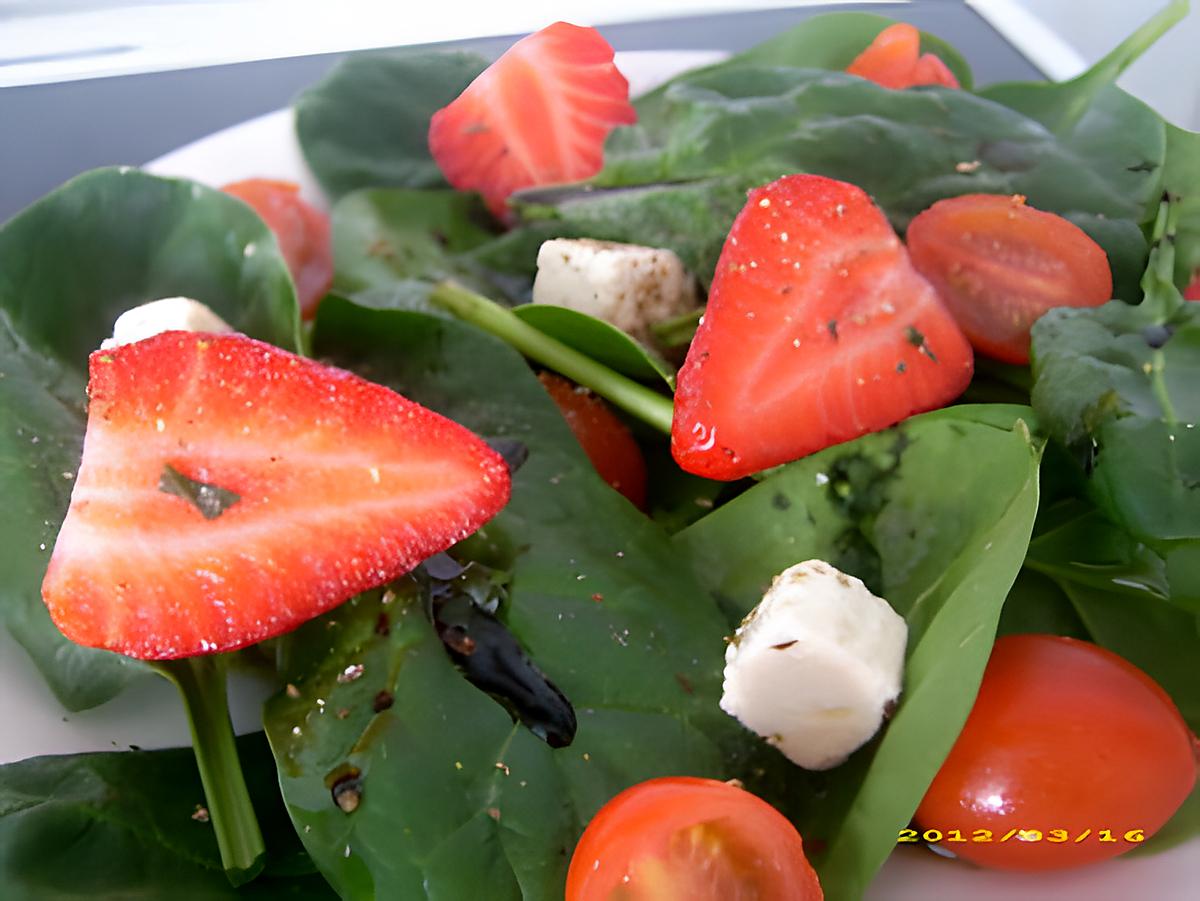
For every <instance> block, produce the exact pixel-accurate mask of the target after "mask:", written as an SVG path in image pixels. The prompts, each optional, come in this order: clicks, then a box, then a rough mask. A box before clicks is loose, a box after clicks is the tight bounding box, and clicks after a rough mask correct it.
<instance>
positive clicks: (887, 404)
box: [671, 175, 973, 479]
mask: <svg viewBox="0 0 1200 901" xmlns="http://www.w3.org/2000/svg"><path fill="white" fill-rule="evenodd" d="M972 365H973V358H972V355H971V347H970V345H969V344H968V343H967V340H966V338H964V337H963V334H962V332H960V331H959V329H958V326H957V325H955V323H954V320H953V319H952V318H951V316H950V314H949V313H948V312H947V311H946V310H945V308H944V307H942V305H941V303H940V302H939V301H938V298H937V295H936V293H935V292H934V290H933V288H932V287H931V286H930V284H929V283H928V282H927V281H925V279H923V278H922V277H921V276H920V275H918V274H917V272H916V270H915V269H913V267H912V264H911V263H910V262H909V260H908V254H907V253H906V252H905V250H904V246H903V245H902V244H901V243H900V241H899V239H898V238H897V237H896V234H895V233H894V232H893V231H892V227H891V226H890V225H889V224H888V221H887V219H886V218H885V217H884V215H883V213H882V212H881V211H880V210H879V209H878V207H876V206H875V205H874V204H873V203H872V202H871V199H870V198H869V197H868V196H867V195H866V194H865V193H864V192H863V191H862V190H861V189H859V188H857V187H855V186H854V185H850V184H846V183H845V182H840V181H834V180H833V179H829V178H822V177H820V176H816V175H787V176H784V177H783V178H781V179H779V180H778V181H775V182H772V183H771V184H769V185H765V186H764V187H761V188H755V189H754V190H753V191H751V192H750V197H749V200H748V201H747V203H746V206H745V208H744V209H743V210H742V211H741V213H739V214H738V217H737V219H736V220H734V223H733V228H732V229H731V230H730V232H729V237H728V239H727V240H726V242H725V247H724V248H723V249H722V251H721V258H720V260H719V262H718V263H717V271H716V275H715V277H714V278H713V282H712V290H711V291H710V293H709V300H708V308H707V310H706V311H705V314H704V320H703V322H702V323H701V325H700V328H699V330H698V331H697V332H696V337H695V339H694V340H693V341H692V346H691V348H690V349H689V350H688V355H687V360H686V361H685V363H684V365H683V368H682V369H681V370H680V372H679V379H678V388H677V390H676V392H675V418H674V422H673V424H672V430H671V451H672V453H673V454H674V456H675V460H676V461H677V462H678V463H679V465H680V466H682V467H683V468H684V469H686V470H687V471H689V472H692V473H695V474H697V475H702V476H707V477H709V478H713V479H736V478H740V477H741V476H745V475H749V474H750V473H753V472H757V471H759V470H762V469H766V468H767V467H770V466H775V465H777V464H779V463H786V462H788V461H789V460H795V459H797V458H799V457H803V456H805V455H807V454H811V453H813V452H814V451H818V450H820V449H822V448H824V447H828V446H829V445H831V444H838V443H840V442H842V441H847V440H849V439H851V438H855V437H857V436H859V435H863V434H866V433H867V432H873V431H877V430H879V429H882V428H885V427H886V426H889V425H892V424H894V423H896V422H899V421H900V420H901V419H904V418H905V417H907V416H910V415H911V414H913V413H919V412H922V411H924V410H931V409H934V408H935V407H939V406H942V405H943V404H945V403H947V402H949V401H951V400H953V399H954V398H955V397H957V396H958V395H959V394H960V393H961V392H962V390H963V389H964V388H965V387H966V386H967V383H968V382H969V381H970V380H971V372H972Z"/></svg>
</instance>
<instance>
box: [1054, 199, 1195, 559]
mask: <svg viewBox="0 0 1200 901" xmlns="http://www.w3.org/2000/svg"><path fill="white" fill-rule="evenodd" d="M1178 213H1179V206H1178V203H1177V202H1174V201H1172V202H1171V203H1166V204H1164V205H1163V211H1162V214H1161V216H1160V222H1159V225H1158V226H1157V234H1156V242H1157V243H1156V247H1155V249H1154V250H1153V251H1152V253H1151V263H1150V268H1149V269H1148V270H1147V273H1146V276H1145V280H1144V281H1143V287H1144V290H1145V292H1146V299H1145V300H1144V301H1143V302H1142V304H1141V305H1139V306H1136V307H1135V306H1130V305H1128V304H1125V303H1122V302H1120V301H1114V302H1112V303H1109V304H1105V305H1104V306H1102V307H1097V308H1092V309H1066V308H1060V309H1056V310H1051V311H1050V312H1049V313H1047V314H1046V315H1045V316H1043V317H1042V318H1041V319H1040V320H1038V322H1037V323H1035V325H1034V327H1033V332H1032V334H1033V350H1032V356H1033V372H1034V378H1035V383H1034V387H1033V395H1032V397H1033V406H1034V407H1035V409H1037V410H1038V412H1039V414H1041V415H1042V417H1043V420H1044V422H1045V423H1046V426H1047V429H1048V430H1049V432H1050V434H1051V435H1052V436H1053V437H1054V438H1056V439H1057V440H1058V441H1060V442H1061V443H1062V444H1063V445H1064V446H1065V447H1066V448H1067V449H1068V450H1071V451H1073V452H1074V453H1075V454H1076V455H1077V457H1078V458H1079V459H1080V460H1081V461H1082V462H1083V465H1084V468H1085V471H1086V472H1087V473H1088V476H1089V478H1088V491H1089V494H1090V495H1091V497H1092V499H1093V500H1094V501H1095V503H1096V504H1097V505H1098V506H1099V507H1100V508H1101V510H1103V511H1104V512H1105V513H1106V514H1107V515H1108V516H1109V517H1110V518H1111V519H1112V520H1113V521H1114V522H1116V523H1117V524H1118V525H1121V526H1123V527H1125V528H1127V529H1128V530H1129V531H1130V532H1131V533H1132V534H1133V535H1134V536H1135V537H1136V538H1138V539H1140V540H1142V541H1145V542H1147V543H1150V544H1152V545H1153V544H1156V543H1157V544H1161V543H1162V542H1167V541H1178V540H1185V541H1194V540H1196V539H1198V538H1200V503H1198V502H1200V434H1198V433H1197V432H1196V429H1195V424H1196V421H1197V419H1198V418H1200V394H1198V393H1197V392H1196V391H1195V390H1194V387H1195V385H1196V384H1197V379H1198V378H1200V307H1197V306H1196V305H1195V304H1186V303H1184V302H1183V301H1182V300H1181V299H1180V297H1179V293H1178V291H1177V290H1176V289H1175V286H1174V284H1173V281H1172V279H1173V273H1174V261H1173V244H1172V240H1173V237H1174V221H1175V219H1176V217H1177V216H1178Z"/></svg>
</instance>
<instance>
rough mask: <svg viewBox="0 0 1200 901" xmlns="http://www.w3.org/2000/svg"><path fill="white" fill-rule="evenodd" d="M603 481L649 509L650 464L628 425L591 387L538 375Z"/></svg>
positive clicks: (546, 374)
mask: <svg viewBox="0 0 1200 901" xmlns="http://www.w3.org/2000/svg"><path fill="white" fill-rule="evenodd" d="M538 378H539V379H540V380H541V382H542V384H543V385H544V386H545V388H546V390H547V391H549V392H550V397H551V398H553V400H554V402H555V403H556V404H558V408H559V409H560V410H562V414H563V416H565V417H566V419H567V425H569V426H570V427H571V431H572V432H574V433H575V437H576V438H577V439H579V443H580V444H581V445H582V446H583V451H584V453H586V454H587V455H588V459H589V460H591V461H592V465H593V466H594V467H596V472H598V473H600V478H602V479H604V481H606V482H608V484H609V485H611V486H612V487H613V488H615V489H617V491H619V492H621V493H622V494H623V495H625V497H627V498H629V500H630V501H631V502H632V503H633V504H634V505H635V506H636V507H638V508H639V509H644V508H645V506H646V461H645V460H644V459H643V458H642V451H641V448H639V447H638V445H637V442H636V441H634V440H633V435H632V434H630V431H629V429H628V428H626V427H625V423H623V422H621V420H619V419H618V418H617V417H616V415H614V413H613V412H612V410H610V409H609V408H608V405H607V404H605V403H604V401H602V400H601V399H600V398H598V397H596V395H594V394H592V392H591V391H589V390H588V389H587V388H580V387H579V386H578V385H575V384H574V383H572V382H569V381H567V380H566V379H564V378H562V377H561V376H557V375H554V374H553V373H551V372H543V373H542V374H541V375H539V376H538Z"/></svg>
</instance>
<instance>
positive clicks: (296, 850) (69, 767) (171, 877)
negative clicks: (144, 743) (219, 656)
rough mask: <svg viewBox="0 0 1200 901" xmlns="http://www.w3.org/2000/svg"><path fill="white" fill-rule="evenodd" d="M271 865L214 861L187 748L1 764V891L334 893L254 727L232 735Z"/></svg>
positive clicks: (36, 896) (16, 897) (55, 895)
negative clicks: (246, 870) (247, 877)
mask: <svg viewBox="0 0 1200 901" xmlns="http://www.w3.org/2000/svg"><path fill="white" fill-rule="evenodd" d="M238 753H239V756H240V757H241V760H242V765H243V766H244V767H245V769H246V775H247V777H248V778H247V782H248V784H249V785H250V786H251V795H252V800H253V801H254V806H255V808H256V809H257V812H258V816H259V818H260V820H261V821H262V825H263V834H264V835H265V836H266V838H267V849H268V864H267V870H266V872H265V873H264V874H263V876H262V877H260V878H259V879H258V880H256V881H255V882H252V883H250V884H249V885H246V886H244V887H243V888H242V889H240V890H235V889H234V888H232V887H231V886H230V885H229V882H228V880H227V879H226V878H225V873H224V871H223V870H222V868H221V856H220V854H219V853H218V851H217V840H216V837H215V835H214V834H213V829H212V825H211V824H210V823H209V822H208V820H207V819H206V815H205V813H204V812H203V807H202V805H203V802H204V790H203V788H202V787H201V785H200V776H199V773H198V772H197V771H196V761H195V757H194V756H193V754H192V751H191V749H188V748H180V749H176V750H169V751H131V752H123V753H117V752H112V753H102V754H79V755H73V756H63V757H35V758H32V759H30V760H23V761H21V762H19V763H11V764H8V765H6V766H3V767H0V883H2V884H3V886H4V897H5V898H6V899H9V901H25V899H28V901H68V899H78V898H92V899H96V901H107V899H112V901H117V899H127V898H150V897H153V898H166V897H171V898H184V899H188V901H191V899H196V901H200V899H204V901H210V899H211V901H216V899H234V898H296V899H306V901H309V899H311V901H317V899H332V898H334V897H335V895H334V894H333V892H332V891H331V890H330V888H329V886H328V885H327V884H326V883H325V881H324V880H323V879H322V878H321V877H320V876H319V875H317V873H316V871H315V869H314V867H313V864H312V861H311V860H309V859H308V857H307V856H306V855H305V853H304V850H303V849H302V848H301V847H300V844H299V842H298V841H297V839H296V834H295V830H294V829H293V828H292V825H291V823H289V822H288V818H287V813H286V811H285V809H284V807H283V804H282V803H281V800H280V797H279V789H278V786H277V783H276V779H275V773H274V766H273V761H272V759H271V755H270V752H269V750H268V748H267V743H266V742H265V741H264V740H263V737H262V734H261V733H259V734H256V735H249V736H245V737H243V738H242V739H239V741H238Z"/></svg>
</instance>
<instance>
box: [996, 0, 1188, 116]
mask: <svg viewBox="0 0 1200 901" xmlns="http://www.w3.org/2000/svg"><path fill="white" fill-rule="evenodd" d="M1187 12H1188V0H1171V2H1170V3H1168V4H1167V5H1166V6H1165V7H1163V8H1162V9H1161V10H1160V11H1159V12H1157V13H1156V14H1155V15H1154V16H1153V17H1152V18H1151V19H1150V20H1149V21H1147V22H1146V23H1145V24H1144V25H1142V27H1141V28H1139V29H1138V30H1137V31H1135V32H1134V33H1133V34H1131V35H1130V36H1129V37H1127V38H1126V39H1125V40H1124V41H1122V42H1121V43H1120V44H1119V45H1118V46H1117V47H1116V48H1114V49H1113V50H1112V51H1111V52H1110V53H1109V54H1108V55H1107V56H1105V57H1103V58H1102V59H1101V60H1100V61H1099V62H1097V63H1096V64H1095V65H1094V66H1092V67H1091V68H1090V69H1088V70H1087V71H1086V72H1084V73H1082V74H1081V75H1078V76H1076V77H1075V78H1072V79H1070V80H1068V81H1063V82H1050V81H1028V82H1005V83H1002V84H993V85H988V86H987V87H986V88H982V89H981V90H980V91H979V94H980V96H982V97H987V98H988V99H989V100H994V101H996V102H997V103H1003V104H1004V105H1005V106H1007V107H1010V108H1011V109H1015V110H1017V111H1019V112H1021V113H1024V114H1025V115H1026V116H1029V117H1030V118H1031V119H1036V120H1038V121H1039V122H1041V123H1042V124H1043V125H1045V126H1046V127H1047V128H1048V129H1050V130H1051V131H1052V132H1054V133H1056V134H1062V135H1065V134H1069V133H1070V132H1071V131H1072V130H1074V128H1075V126H1076V125H1077V124H1078V123H1079V121H1080V120H1081V119H1082V118H1083V117H1084V116H1085V115H1087V113H1088V110H1089V109H1090V108H1091V106H1092V104H1093V103H1094V102H1095V100H1096V99H1097V97H1098V95H1099V94H1100V93H1101V92H1103V91H1104V90H1106V89H1107V88H1109V87H1111V86H1112V85H1113V84H1114V83H1115V82H1116V80H1117V77H1118V76H1119V75H1120V74H1121V73H1122V72H1124V71H1125V69H1126V68H1128V66H1129V65H1130V64H1131V63H1133V62H1134V61H1135V60H1136V59H1137V58H1138V57H1140V56H1141V55H1142V54H1143V53H1145V52H1146V51H1147V50H1148V49H1149V48H1150V46H1151V45H1152V44H1153V43H1154V42H1155V41H1157V40H1158V39H1159V38H1160V37H1162V36H1163V34H1164V33H1165V32H1166V31H1167V30H1168V29H1170V28H1171V27H1172V26H1173V25H1175V24H1177V23H1178V22H1179V21H1180V20H1181V19H1182V18H1183V17H1184V16H1185V15H1187Z"/></svg>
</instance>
